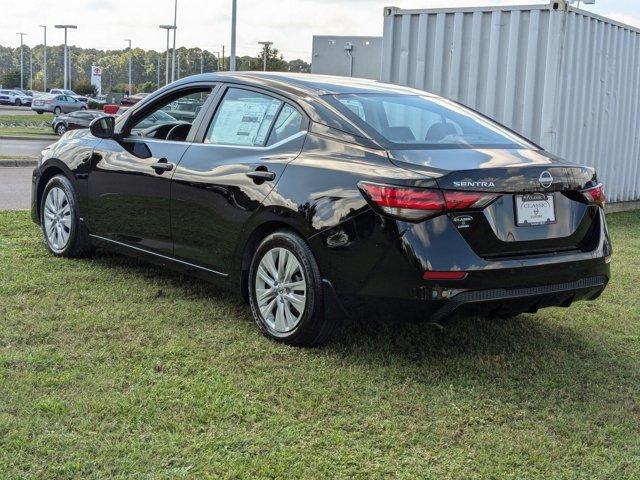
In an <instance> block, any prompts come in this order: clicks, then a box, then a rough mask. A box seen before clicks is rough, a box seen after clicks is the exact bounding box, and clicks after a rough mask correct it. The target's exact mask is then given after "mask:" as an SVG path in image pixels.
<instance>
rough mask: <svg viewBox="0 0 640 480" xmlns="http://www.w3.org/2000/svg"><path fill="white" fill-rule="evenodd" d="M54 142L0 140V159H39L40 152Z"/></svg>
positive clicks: (53, 140)
mask: <svg viewBox="0 0 640 480" xmlns="http://www.w3.org/2000/svg"><path fill="white" fill-rule="evenodd" d="M53 142H55V139H52V140H28V139H27V140H10V139H7V138H0V157H10V156H12V155H16V156H20V157H34V158H40V152H41V151H42V149H43V148H44V147H46V146H47V145H51V144H52V143H53Z"/></svg>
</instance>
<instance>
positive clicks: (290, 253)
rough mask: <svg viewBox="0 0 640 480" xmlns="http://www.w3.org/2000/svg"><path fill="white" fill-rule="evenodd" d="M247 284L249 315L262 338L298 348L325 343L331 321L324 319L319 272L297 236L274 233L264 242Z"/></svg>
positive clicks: (331, 329)
mask: <svg viewBox="0 0 640 480" xmlns="http://www.w3.org/2000/svg"><path fill="white" fill-rule="evenodd" d="M248 281H249V285H248V290H249V302H250V304H251V311H252V313H253V316H254V319H255V321H256V323H257V324H258V327H259V328H260V330H261V331H262V332H263V333H264V334H265V335H266V336H267V337H269V338H270V339H272V340H275V341H278V342H283V343H286V344H289V345H295V346H300V347H312V346H318V345H322V344H324V343H326V342H327V341H328V340H329V339H330V337H331V334H332V333H333V330H334V322H332V321H331V320H330V319H328V318H325V315H324V304H323V300H324V295H323V288H322V279H321V277H320V270H319V269H318V264H317V263H316V261H315V258H314V257H313V253H312V252H311V249H310V248H309V246H308V245H307V244H306V243H305V242H304V240H302V238H300V237H299V236H298V235H296V234H295V233H293V232H289V231H278V232H275V233H272V234H271V235H269V236H268V237H266V238H265V239H264V240H263V241H262V243H261V244H260V246H259V247H258V248H257V250H256V251H255V253H254V255H253V259H252V261H251V268H250V270H249V280H248Z"/></svg>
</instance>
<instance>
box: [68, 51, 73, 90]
mask: <svg viewBox="0 0 640 480" xmlns="http://www.w3.org/2000/svg"><path fill="white" fill-rule="evenodd" d="M71 53H72V52H71V50H69V90H73V87H72V83H71V72H72V70H71V56H72V55H71Z"/></svg>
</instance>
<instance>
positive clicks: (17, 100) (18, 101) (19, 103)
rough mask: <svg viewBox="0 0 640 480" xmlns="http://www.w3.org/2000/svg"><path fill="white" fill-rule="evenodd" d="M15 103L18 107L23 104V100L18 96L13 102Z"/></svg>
mask: <svg viewBox="0 0 640 480" xmlns="http://www.w3.org/2000/svg"><path fill="white" fill-rule="evenodd" d="M13 103H14V104H15V106H16V107H21V106H22V100H20V99H19V98H16V101H15V102H13Z"/></svg>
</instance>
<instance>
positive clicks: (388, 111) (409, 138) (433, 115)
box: [332, 93, 536, 149]
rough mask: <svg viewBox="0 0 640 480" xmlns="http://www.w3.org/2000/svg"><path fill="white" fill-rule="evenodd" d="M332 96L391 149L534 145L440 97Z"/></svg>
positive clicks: (338, 104)
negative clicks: (389, 145)
mask: <svg viewBox="0 0 640 480" xmlns="http://www.w3.org/2000/svg"><path fill="white" fill-rule="evenodd" d="M333 98H334V99H335V100H334V101H333V102H332V103H334V104H335V105H336V106H337V107H338V108H339V109H340V110H341V111H342V112H343V113H345V115H346V116H348V117H349V118H350V119H351V120H352V121H353V122H354V123H356V125H358V126H359V127H361V128H362V129H363V130H365V131H369V133H373V132H371V130H374V131H375V132H376V133H377V134H378V135H380V136H381V137H382V138H383V139H384V140H386V141H387V142H388V143H390V144H391V146H392V148H399V149H408V148H410V149H423V148H424V149H446V148H502V149H511V148H536V147H535V145H533V144H530V143H528V142H527V141H526V140H524V139H523V138H521V137H519V136H518V135H517V134H515V133H513V132H510V131H509V130H507V129H505V128H504V127H501V126H500V125H498V124H497V123H495V122H492V121H491V120H489V119H487V118H486V117H483V116H482V115H480V114H478V113H476V112H474V111H472V110H469V109H467V108H464V107H462V106H460V105H458V104H456V103H454V102H451V101H448V100H445V99H441V98H436V97H428V96H421V95H393V94H380V93H366V94H343V95H335V96H333Z"/></svg>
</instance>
